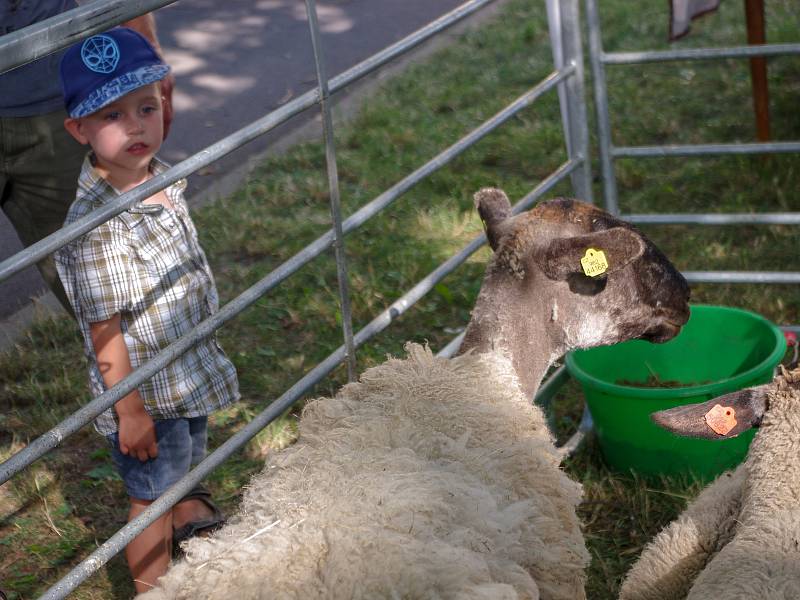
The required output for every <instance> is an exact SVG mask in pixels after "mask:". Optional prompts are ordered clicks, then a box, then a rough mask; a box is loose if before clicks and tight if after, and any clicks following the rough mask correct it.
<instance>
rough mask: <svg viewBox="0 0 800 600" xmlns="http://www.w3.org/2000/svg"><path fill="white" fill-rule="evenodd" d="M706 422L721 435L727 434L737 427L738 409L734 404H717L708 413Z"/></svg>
mask: <svg viewBox="0 0 800 600" xmlns="http://www.w3.org/2000/svg"><path fill="white" fill-rule="evenodd" d="M705 419H706V424H707V425H708V426H709V427H710V428H711V429H712V430H713V431H714V433H718V434H719V435H725V434H726V433H728V432H729V431H730V430H731V429H733V428H734V427H736V411H735V410H734V409H733V407H732V406H722V405H720V404H715V405H714V408H712V409H711V410H710V411H708V412H707V413H706V416H705Z"/></svg>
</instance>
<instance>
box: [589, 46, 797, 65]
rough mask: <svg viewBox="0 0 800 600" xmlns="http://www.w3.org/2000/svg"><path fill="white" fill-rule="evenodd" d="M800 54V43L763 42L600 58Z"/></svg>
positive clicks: (627, 61) (622, 61)
mask: <svg viewBox="0 0 800 600" xmlns="http://www.w3.org/2000/svg"><path fill="white" fill-rule="evenodd" d="M788 54H800V44H763V45H757V46H734V47H730V48H687V49H683V50H661V51H658V50H651V51H643V52H603V53H601V54H600V60H601V61H602V62H603V63H605V64H607V65H636V64H642V63H653V62H670V61H678V60H718V59H722V58H751V57H753V56H780V55H788Z"/></svg>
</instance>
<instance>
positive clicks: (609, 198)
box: [586, 0, 619, 215]
mask: <svg viewBox="0 0 800 600" xmlns="http://www.w3.org/2000/svg"><path fill="white" fill-rule="evenodd" d="M586 24H587V26H588V27H589V61H590V62H591V65H592V79H593V80H594V102H595V106H596V109H597V142H598V145H599V147H600V169H601V172H602V176H603V197H604V199H605V209H606V210H607V211H608V212H610V213H611V214H614V215H616V214H619V206H618V204H617V181H616V179H615V178H614V164H613V162H612V157H611V152H612V149H613V148H612V144H611V120H610V118H609V115H608V90H607V88H606V72H605V67H604V65H603V41H602V36H601V34H600V15H599V14H598V10H597V0H586Z"/></svg>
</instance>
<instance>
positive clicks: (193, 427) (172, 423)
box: [106, 417, 208, 500]
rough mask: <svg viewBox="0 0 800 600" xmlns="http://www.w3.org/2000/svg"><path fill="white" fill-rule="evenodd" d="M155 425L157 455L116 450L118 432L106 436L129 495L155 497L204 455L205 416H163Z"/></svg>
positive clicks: (141, 498) (142, 497)
mask: <svg viewBox="0 0 800 600" xmlns="http://www.w3.org/2000/svg"><path fill="white" fill-rule="evenodd" d="M155 426H156V441H157V442H158V456H157V457H155V458H151V459H149V460H146V461H140V460H139V459H138V458H135V457H132V456H128V455H127V454H123V453H122V452H120V449H119V432H114V433H112V434H110V435H107V436H106V439H107V440H108V442H109V443H110V444H111V452H112V457H113V459H114V465H115V466H116V467H117V471H118V472H119V474H120V477H122V480H123V481H124V482H125V488H126V489H127V490H128V496H130V497H131V498H137V499H139V500H155V499H156V498H158V497H159V496H160V495H161V494H163V493H164V492H165V491H167V489H168V488H169V487H170V486H171V485H172V484H174V483H175V482H176V481H178V480H179V479H180V478H181V477H183V476H184V475H186V473H188V472H189V470H190V469H191V468H192V467H194V466H195V465H196V464H197V463H199V462H200V461H201V460H203V458H205V455H206V441H207V439H208V417H193V418H179V419H163V420H159V421H155Z"/></svg>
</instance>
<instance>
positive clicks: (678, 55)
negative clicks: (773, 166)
mask: <svg viewBox="0 0 800 600" xmlns="http://www.w3.org/2000/svg"><path fill="white" fill-rule="evenodd" d="M586 19H587V25H588V28H589V57H590V62H591V65H592V74H593V78H594V94H595V105H596V110H597V121H598V123H597V131H598V142H599V150H600V163H601V168H602V174H603V192H604V203H605V207H606V209H607V210H608V211H609V212H612V213H614V214H619V213H620V211H619V202H618V190H617V185H616V175H615V173H614V159H616V158H648V157H661V158H663V157H667V156H708V155H730V154H777V153H785V152H792V153H796V152H800V141H792V142H767V143H748V144H687V145H660V146H643V147H635V146H615V145H614V142H613V140H612V136H611V118H610V114H609V107H608V86H607V81H606V74H605V65H635V64H643V63H653V62H674V61H678V60H683V61H685V60H717V59H723V58H748V57H754V56H778V55H796V54H800V43H797V44H764V45H758V46H737V47H731V48H693V49H685V50H669V51H659V52H656V51H649V52H605V51H604V50H603V44H602V32H601V29H600V14H599V9H598V2H597V0H586ZM621 216H622V218H624V219H626V220H632V221H634V222H639V223H645V222H647V223H663V224H666V223H694V224H699V225H723V224H733V223H753V224H755V223H765V224H766V223H769V224H783V225H796V224H797V223H798V217H797V215H796V214H793V213H766V214H761V215H751V214H730V215H725V216H721V215H718V214H682V215H661V217H660V218H659V217H658V216H649V215H621ZM693 277H694V279H693V281H697V282H700V281H702V282H721V281H736V282H742V283H763V282H765V281H766V280H770V281H776V280H778V279H780V282H782V283H786V282H788V283H800V273H786V274H785V276H784V277H781V278H776V277H774V276H769V277H767V276H763V277H762V276H760V275H758V274H756V273H754V274H753V275H752V277H751V276H748V275H745V274H741V273H740V274H738V275H737V276H736V277H727V278H726V277H725V276H724V275H722V274H712V273H708V272H698V273H695V274H693Z"/></svg>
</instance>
